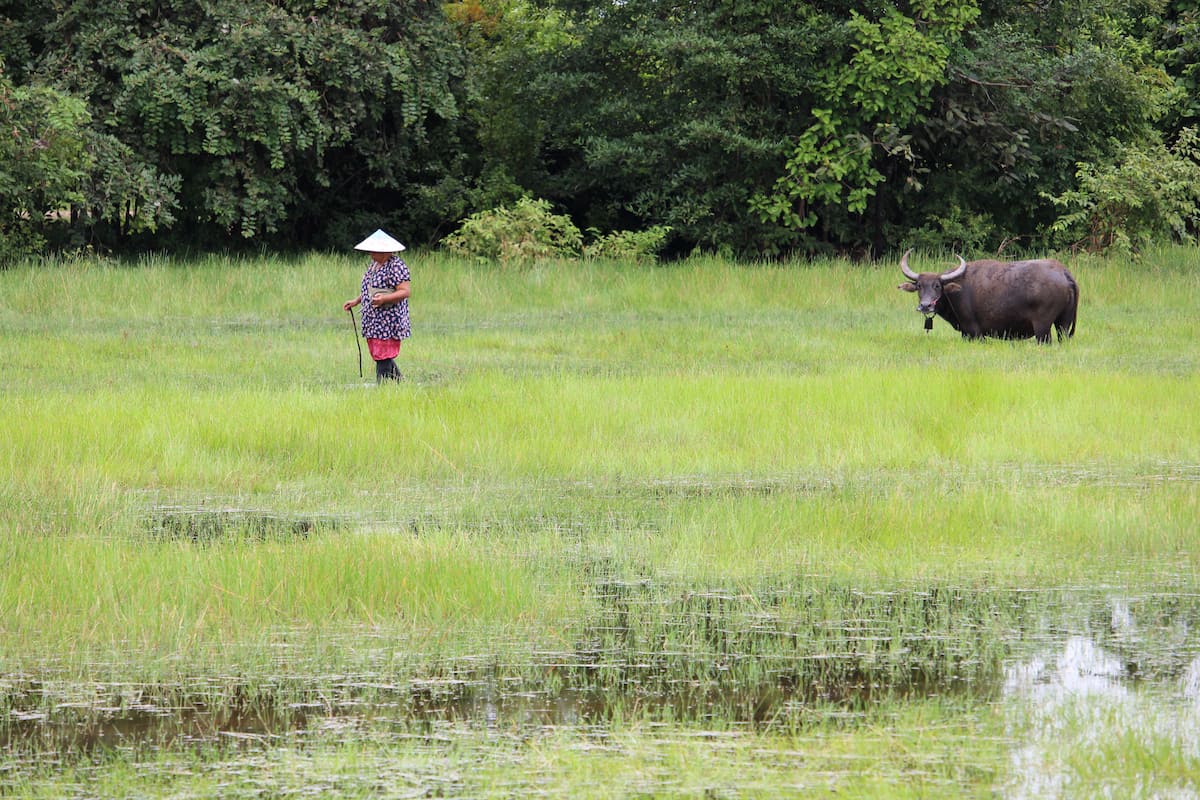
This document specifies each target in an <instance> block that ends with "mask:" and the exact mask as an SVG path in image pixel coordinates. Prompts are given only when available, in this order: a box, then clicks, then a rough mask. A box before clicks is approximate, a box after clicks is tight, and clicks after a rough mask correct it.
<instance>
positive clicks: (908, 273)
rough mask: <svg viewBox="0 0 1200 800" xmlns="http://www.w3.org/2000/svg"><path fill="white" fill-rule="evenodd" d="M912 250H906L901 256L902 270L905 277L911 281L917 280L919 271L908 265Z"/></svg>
mask: <svg viewBox="0 0 1200 800" xmlns="http://www.w3.org/2000/svg"><path fill="white" fill-rule="evenodd" d="M911 252H912V250H905V251H904V255H902V256H900V271H901V272H903V273H904V277H906V278H908V279H909V280H910V281H915V280H916V279H917V273H915V272H913V271H912V269H911V268H910V267H909V266H908V254H909V253H911Z"/></svg>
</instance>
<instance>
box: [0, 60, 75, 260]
mask: <svg viewBox="0 0 1200 800" xmlns="http://www.w3.org/2000/svg"><path fill="white" fill-rule="evenodd" d="M88 119H89V115H88V112H87V108H86V106H85V104H84V103H83V101H81V100H80V99H78V98H76V97H71V96H70V95H68V94H66V93H63V92H60V91H56V90H55V89H51V88H49V87H33V86H19V87H14V86H13V85H12V83H11V82H10V81H9V80H8V78H7V77H6V76H5V74H4V70H3V62H0V132H2V135H0V257H4V256H8V257H12V256H16V255H20V254H25V253H32V252H37V251H38V250H39V249H41V248H42V247H43V246H44V245H45V241H46V240H45V230H46V220H47V217H48V216H50V215H54V214H58V213H60V212H62V211H64V210H66V209H68V208H69V207H70V205H71V204H72V203H75V202H78V201H80V200H81V199H82V198H83V193H82V189H83V186H84V184H85V181H86V177H87V174H88V170H89V167H90V160H89V154H88V152H87V148H86V139H85V137H84V136H83V135H82V133H81V127H82V126H83V125H85V124H86V123H87V122H88Z"/></svg>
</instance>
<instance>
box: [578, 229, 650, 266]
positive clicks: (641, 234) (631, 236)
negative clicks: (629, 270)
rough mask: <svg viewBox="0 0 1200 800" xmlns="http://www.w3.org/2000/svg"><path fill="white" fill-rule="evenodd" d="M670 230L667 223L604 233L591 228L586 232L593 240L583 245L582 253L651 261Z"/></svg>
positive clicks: (591, 255) (590, 256)
mask: <svg viewBox="0 0 1200 800" xmlns="http://www.w3.org/2000/svg"><path fill="white" fill-rule="evenodd" d="M670 232H671V228H670V226H668V225H655V226H654V227H653V228H648V229H647V230H644V231H614V232H613V233H608V234H604V235H601V234H600V232H599V231H597V230H595V229H594V228H592V229H589V230H588V233H590V234H592V236H593V239H594V240H593V241H592V243H591V244H588V245H586V246H584V248H583V255H584V257H585V258H612V259H620V260H622V261H636V262H653V261H655V260H656V259H657V257H658V252H659V251H660V250H662V248H663V245H664V244H665V243H666V241H667V235H668V234H670Z"/></svg>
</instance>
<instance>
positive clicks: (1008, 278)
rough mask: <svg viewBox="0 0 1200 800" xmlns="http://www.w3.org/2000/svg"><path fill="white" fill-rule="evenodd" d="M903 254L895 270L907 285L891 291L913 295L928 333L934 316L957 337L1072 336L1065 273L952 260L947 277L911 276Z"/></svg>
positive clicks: (1073, 298) (1043, 262)
mask: <svg viewBox="0 0 1200 800" xmlns="http://www.w3.org/2000/svg"><path fill="white" fill-rule="evenodd" d="M911 252H912V251H911V250H909V251H908V253H905V254H904V256H903V257H902V258H901V259H900V271H901V272H903V273H904V277H906V278H908V280H909V283H902V284H900V285H899V286H897V287H896V288H898V289H902V290H904V291H906V292H916V293H917V299H918V303H917V311H920V312H921V313H922V314H924V315H925V316H926V319H927V321H926V325H925V327H926V328H928V327H929V325H930V321H931V320H932V319H933V315H934V314H936V315H938V316H939V317H941V318H942V319H944V320H946V321H947V322H949V323H950V325H951V327H953V328H954V329H955V330H956V331H961V332H962V335H963V338H967V339H977V338H979V337H981V336H996V337H1000V338H1004V339H1028V338H1029V337H1030V336H1033V337H1036V338H1037V340H1038V342H1040V343H1042V344H1046V343H1048V342H1049V341H1050V327H1051V326H1054V327H1055V328H1056V329H1057V330H1058V340H1059V341H1060V342H1061V341H1062V339H1063V335H1064V334H1065V335H1066V336H1068V337H1069V336H1073V335H1074V334H1075V313H1076V311H1077V310H1078V309H1079V286H1078V285H1077V284H1076V283H1075V278H1073V277H1072V276H1071V273H1070V272H1068V271H1067V268H1066V267H1064V266H1063V265H1062V264H1060V263H1058V262H1057V261H1053V260H1051V259H1048V258H1041V259H1036V260H1034V261H972V262H970V263H968V262H967V261H966V260H965V259H963V257H962V256H959V257H958V262H959V263H958V266H957V267H955V268H954V269H952V270H950V271H948V272H942V273H937V272H922V273H921V274H919V275H918V274H917V273H915V272H913V271H912V269H911V268H909V266H908V254H909V253H911Z"/></svg>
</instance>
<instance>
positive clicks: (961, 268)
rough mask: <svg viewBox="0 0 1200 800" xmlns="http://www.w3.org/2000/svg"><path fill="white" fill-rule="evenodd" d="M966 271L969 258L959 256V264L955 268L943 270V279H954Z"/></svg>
mask: <svg viewBox="0 0 1200 800" xmlns="http://www.w3.org/2000/svg"><path fill="white" fill-rule="evenodd" d="M966 271H967V260H966V259H965V258H963V257H962V256H959V257H958V266H957V267H955V268H954V269H952V270H950V271H949V272H943V273H942V280H943V281H952V280H954V279H955V278H960V277H962V274H963V273H964V272H966Z"/></svg>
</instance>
